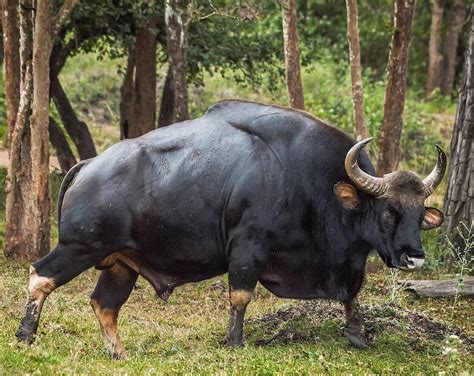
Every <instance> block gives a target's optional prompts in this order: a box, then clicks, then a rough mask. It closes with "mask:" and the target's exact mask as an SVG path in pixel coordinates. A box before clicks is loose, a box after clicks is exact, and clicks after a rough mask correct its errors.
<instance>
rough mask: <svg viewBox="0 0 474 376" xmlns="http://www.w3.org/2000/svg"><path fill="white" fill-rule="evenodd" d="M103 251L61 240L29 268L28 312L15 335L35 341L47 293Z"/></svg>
mask: <svg viewBox="0 0 474 376" xmlns="http://www.w3.org/2000/svg"><path fill="white" fill-rule="evenodd" d="M102 258H103V255H102V253H101V252H100V251H99V250H97V249H94V248H93V247H90V248H89V247H86V246H84V245H82V244H77V243H71V244H68V245H64V244H61V243H60V244H58V245H57V247H56V248H55V249H54V250H53V251H51V252H50V253H48V254H47V255H46V256H44V257H43V258H41V259H39V260H38V261H36V262H34V263H33V264H32V266H31V268H30V281H29V285H28V299H27V302H26V308H25V314H24V316H23V319H22V320H21V322H20V327H19V328H18V331H17V333H16V336H17V337H18V338H19V339H20V340H23V341H27V342H28V343H32V342H33V341H34V337H35V334H36V332H37V330H38V323H39V319H40V315H41V310H42V308H43V303H44V301H45V299H46V298H47V297H48V295H49V294H50V293H51V292H52V291H53V290H55V289H56V288H58V287H59V286H62V285H64V284H65V283H67V282H69V281H70V280H71V279H73V278H74V277H76V276H77V275H79V274H80V273H82V272H83V271H85V270H87V269H89V268H90V267H91V266H93V265H95V264H97V263H98V262H100V260H101V259H102Z"/></svg>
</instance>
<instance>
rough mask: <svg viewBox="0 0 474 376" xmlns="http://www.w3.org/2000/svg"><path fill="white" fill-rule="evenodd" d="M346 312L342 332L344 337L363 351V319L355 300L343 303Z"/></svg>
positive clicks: (365, 345)
mask: <svg viewBox="0 0 474 376" xmlns="http://www.w3.org/2000/svg"><path fill="white" fill-rule="evenodd" d="M344 308H345V311H346V328H345V330H344V335H345V337H346V338H347V339H348V340H349V342H350V343H352V344H353V345H354V346H355V347H357V348H359V349H365V348H366V347H367V344H366V343H365V338H364V318H363V316H362V313H361V312H360V306H359V302H358V301H357V298H353V299H351V300H349V301H347V302H345V303H344Z"/></svg>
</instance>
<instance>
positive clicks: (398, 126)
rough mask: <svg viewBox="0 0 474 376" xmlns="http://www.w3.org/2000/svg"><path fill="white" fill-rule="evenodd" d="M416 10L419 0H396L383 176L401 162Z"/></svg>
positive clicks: (382, 153) (382, 148) (383, 131)
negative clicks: (410, 52) (408, 71)
mask: <svg viewBox="0 0 474 376" xmlns="http://www.w3.org/2000/svg"><path fill="white" fill-rule="evenodd" d="M414 10H415V0H395V17H394V32H393V35H392V41H391V45H390V54H389V57H388V65H387V86H386V88H385V100H384V115H383V121H382V129H381V136H380V155H379V160H378V165H377V174H378V175H379V176H382V175H384V174H386V173H389V172H391V171H393V170H396V169H397V167H398V162H399V161H400V135H401V132H402V128H403V108H404V105H405V89H406V73H407V67H408V50H409V45H410V35H411V25H412V21H413V14H414Z"/></svg>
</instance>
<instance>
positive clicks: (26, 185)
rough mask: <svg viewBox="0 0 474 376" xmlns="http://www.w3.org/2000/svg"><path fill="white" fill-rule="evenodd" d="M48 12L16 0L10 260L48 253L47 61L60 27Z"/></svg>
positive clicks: (42, 2)
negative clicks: (16, 70)
mask: <svg viewBox="0 0 474 376" xmlns="http://www.w3.org/2000/svg"><path fill="white" fill-rule="evenodd" d="M73 6H74V0H66V1H65V2H64V4H63V6H62V7H61V9H60V11H59V13H58V16H61V15H62V16H64V14H68V12H67V11H68V10H69V11H70V9H72V7H73ZM66 8H67V9H66ZM52 11H53V4H52V2H50V1H47V0H37V1H35V7H33V2H32V0H21V1H20V61H21V84H20V103H19V107H18V111H17V116H16V120H15V125H14V129H13V132H12V135H11V143H10V162H9V168H8V180H7V188H6V194H7V197H6V230H5V246H4V252H5V255H6V257H8V258H16V259H24V260H34V259H37V258H38V257H40V256H43V255H44V254H46V253H47V252H48V250H49V231H50V222H51V216H50V215H51V205H50V199H49V160H48V159H49V153H48V147H49V144H48V140H49V137H48V126H49V117H48V112H49V58H50V53H51V48H52V38H53V36H54V35H56V32H55V30H57V29H58V27H59V26H60V23H59V21H58V20H57V19H56V20H55V22H54V24H53V19H52ZM65 11H66V13H65ZM11 16H15V14H14V13H12V15H11ZM8 17H9V15H8V14H7V15H6V18H8ZM33 17H35V18H33ZM59 18H60V19H62V20H64V17H59ZM33 25H34V28H33Z"/></svg>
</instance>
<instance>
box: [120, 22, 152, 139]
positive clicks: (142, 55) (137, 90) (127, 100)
mask: <svg viewBox="0 0 474 376" xmlns="http://www.w3.org/2000/svg"><path fill="white" fill-rule="evenodd" d="M155 26H156V25H155V21H154V18H153V17H152V18H151V20H150V22H149V25H148V27H144V28H139V29H138V30H137V33H136V39H135V45H134V47H133V48H130V49H129V57H128V63H127V71H126V74H125V77H124V82H123V85H122V88H121V95H122V98H121V102H120V125H121V126H120V129H121V136H122V138H135V137H139V136H141V135H143V134H145V133H147V132H150V131H152V130H153V129H155V128H156V111H155V107H156V42H157V41H156V32H155V31H154V28H155Z"/></svg>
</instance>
